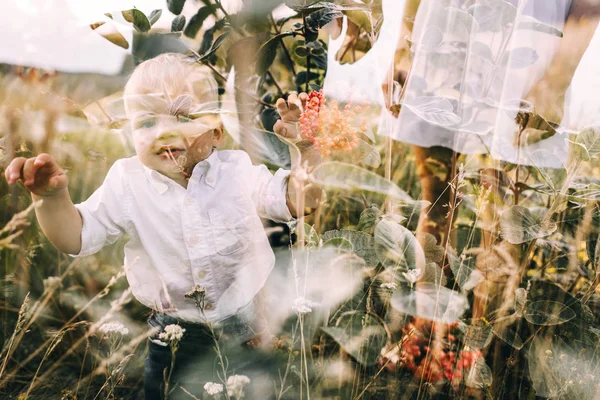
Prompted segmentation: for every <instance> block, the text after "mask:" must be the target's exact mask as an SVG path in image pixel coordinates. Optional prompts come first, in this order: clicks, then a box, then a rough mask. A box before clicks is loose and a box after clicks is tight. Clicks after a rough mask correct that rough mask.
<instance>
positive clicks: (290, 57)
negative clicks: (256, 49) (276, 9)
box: [269, 13, 296, 76]
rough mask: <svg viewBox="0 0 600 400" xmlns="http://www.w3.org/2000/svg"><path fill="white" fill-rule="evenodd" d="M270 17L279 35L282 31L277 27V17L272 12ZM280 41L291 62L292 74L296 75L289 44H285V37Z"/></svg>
mask: <svg viewBox="0 0 600 400" xmlns="http://www.w3.org/2000/svg"><path fill="white" fill-rule="evenodd" d="M269 18H270V19H271V23H272V24H273V29H275V33H276V34H277V35H279V34H280V33H281V30H280V29H279V28H278V27H277V23H276V22H275V19H274V18H273V14H272V13H271V14H269ZM279 41H280V42H281V47H282V48H283V52H284V53H285V57H286V59H287V60H288V63H289V64H290V69H291V70H292V74H293V75H294V76H296V67H295V66H294V60H292V55H291V54H290V52H289V51H288V49H287V46H286V45H285V42H284V41H283V38H281V39H280V40H279Z"/></svg>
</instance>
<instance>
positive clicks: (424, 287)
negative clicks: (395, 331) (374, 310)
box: [390, 283, 469, 324]
mask: <svg viewBox="0 0 600 400" xmlns="http://www.w3.org/2000/svg"><path fill="white" fill-rule="evenodd" d="M390 305H391V306H392V307H393V308H394V309H396V310H398V311H400V312H402V313H404V314H408V315H412V316H414V317H418V318H423V319H427V320H430V321H436V322H441V323H444V324H452V323H454V322H456V321H458V320H459V318H460V317H461V316H462V315H463V314H464V313H465V311H467V309H468V308H469V303H468V301H467V299H466V297H464V296H463V295H461V294H460V293H458V292H455V291H453V290H450V289H447V288H445V287H443V286H438V285H435V284H432V283H419V284H417V285H416V286H415V288H413V289H408V288H400V289H399V290H397V291H395V292H394V293H393V294H392V298H391V299H390Z"/></svg>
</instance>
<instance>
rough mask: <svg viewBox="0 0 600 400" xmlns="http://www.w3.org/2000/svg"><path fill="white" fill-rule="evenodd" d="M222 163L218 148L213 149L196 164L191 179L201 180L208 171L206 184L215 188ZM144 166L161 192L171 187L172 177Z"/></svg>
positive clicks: (148, 175)
mask: <svg viewBox="0 0 600 400" xmlns="http://www.w3.org/2000/svg"><path fill="white" fill-rule="evenodd" d="M220 164H221V159H220V158H219V155H218V150H217V149H213V151H212V153H210V155H209V156H208V157H207V158H206V159H204V160H202V161H200V162H199V163H198V164H196V165H195V166H194V169H193V170H192V177H191V179H197V180H200V179H201V178H202V176H203V175H205V173H206V179H205V181H206V184H207V185H208V186H210V187H212V188H214V187H215V185H216V183H217V175H218V172H219V166H220ZM142 165H143V164H142ZM143 167H144V172H145V173H146V176H147V177H148V180H149V181H150V184H151V185H152V187H154V189H155V190H156V191H157V192H158V193H159V194H164V193H165V192H166V191H167V190H168V189H169V185H171V184H173V180H172V179H171V178H169V177H167V176H165V175H163V174H161V173H160V172H158V171H156V170H153V169H151V168H148V167H147V166H145V165H143Z"/></svg>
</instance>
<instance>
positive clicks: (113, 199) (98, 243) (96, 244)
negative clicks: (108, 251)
mask: <svg viewBox="0 0 600 400" xmlns="http://www.w3.org/2000/svg"><path fill="white" fill-rule="evenodd" d="M123 172H124V167H123V161H122V160H118V161H117V162H115V163H114V164H113V166H112V167H111V168H110V170H109V171H108V174H107V175H106V178H105V179H104V182H103V183H102V185H101V186H100V187H99V188H98V189H97V190H96V191H95V192H94V193H93V194H92V195H91V196H90V198H88V199H87V200H86V201H84V202H83V203H80V204H75V208H77V210H78V211H79V214H80V215H81V219H82V221H83V226H82V229H81V250H80V251H79V253H77V254H69V255H70V256H72V257H84V256H88V255H90V254H94V253H97V252H98V251H99V250H100V249H102V248H103V247H104V246H106V245H109V244H112V243H114V242H116V241H117V240H118V239H119V238H120V237H121V236H122V235H123V234H124V233H125V229H124V226H125V214H126V213H125V211H126V208H127V203H128V201H127V196H126V194H127V190H126V188H125V186H126V185H125V182H124V174H123Z"/></svg>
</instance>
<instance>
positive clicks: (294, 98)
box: [273, 93, 308, 141]
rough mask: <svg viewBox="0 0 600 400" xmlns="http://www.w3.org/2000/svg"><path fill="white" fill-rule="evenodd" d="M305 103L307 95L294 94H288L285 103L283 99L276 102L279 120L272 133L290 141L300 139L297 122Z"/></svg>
mask: <svg viewBox="0 0 600 400" xmlns="http://www.w3.org/2000/svg"><path fill="white" fill-rule="evenodd" d="M307 101H308V95H307V94H306V93H300V94H299V95H296V94H295V93H292V94H290V95H289V96H288V101H287V103H286V101H285V100H284V99H279V100H277V103H276V104H275V105H276V106H277V112H278V113H279V115H280V116H281V119H280V120H278V121H277V122H276V123H275V126H273V131H274V132H275V133H276V134H278V135H279V136H282V137H284V138H286V139H290V140H292V141H297V140H298V139H300V138H299V132H298V122H299V121H300V115H301V114H302V110H303V109H304V106H305V105H306V102H307Z"/></svg>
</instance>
